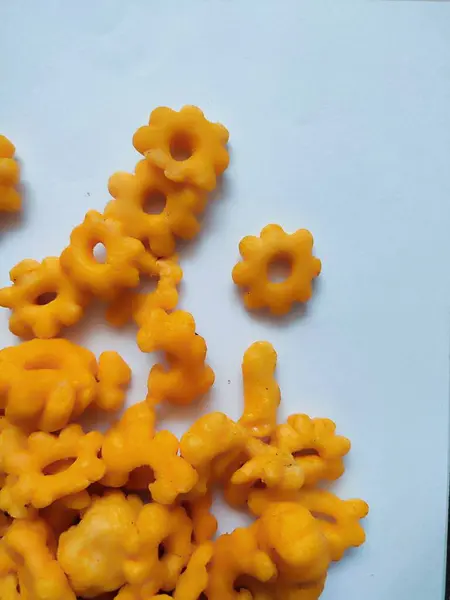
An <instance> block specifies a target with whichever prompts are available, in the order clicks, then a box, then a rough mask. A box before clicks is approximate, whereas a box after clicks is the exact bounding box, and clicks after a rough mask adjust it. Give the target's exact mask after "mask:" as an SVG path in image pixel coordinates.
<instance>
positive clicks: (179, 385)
mask: <svg viewBox="0 0 450 600" xmlns="http://www.w3.org/2000/svg"><path fill="white" fill-rule="evenodd" d="M137 343H138V346H139V348H140V349H141V350H142V351H143V352H155V351H158V350H162V351H164V352H165V353H166V358H167V363H168V365H169V366H168V368H167V369H166V368H165V367H164V366H163V365H161V364H156V365H154V366H153V367H152V369H151V371H150V374H149V377H148V400H149V401H151V402H160V401H162V400H166V401H168V402H173V403H174V404H190V403H191V402H193V401H194V400H195V399H196V398H198V397H199V396H201V395H203V394H205V393H206V392H207V391H208V390H209V388H210V387H211V386H212V385H213V383H214V371H213V370H212V369H211V367H209V366H208V365H205V358H206V343H205V340H204V339H203V338H202V337H201V336H200V335H198V334H197V333H196V332H195V320H194V317H193V316H192V315H191V314H190V313H188V312H185V311H182V310H177V311H175V312H173V313H171V314H168V313H166V312H165V311H164V310H162V309H155V310H153V311H151V312H150V313H149V315H148V318H147V319H145V320H144V322H143V324H142V327H141V328H140V330H139V331H138V334H137Z"/></svg>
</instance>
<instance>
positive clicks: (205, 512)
mask: <svg viewBox="0 0 450 600" xmlns="http://www.w3.org/2000/svg"><path fill="white" fill-rule="evenodd" d="M212 501H213V498H212V493H211V491H210V490H208V491H207V492H206V493H204V494H203V495H201V496H195V495H194V497H193V498H191V499H188V500H183V501H182V503H181V505H182V506H183V508H184V509H185V510H186V512H187V514H188V516H189V517H190V519H191V521H192V537H193V541H194V543H195V544H197V545H198V544H203V543H204V542H207V541H208V540H211V539H212V538H213V537H214V534H215V533H216V531H217V519H216V517H215V516H214V515H213V513H212V512H211V506H212Z"/></svg>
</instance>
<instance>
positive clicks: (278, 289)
mask: <svg viewBox="0 0 450 600" xmlns="http://www.w3.org/2000/svg"><path fill="white" fill-rule="evenodd" d="M312 248H313V237H312V235H311V233H310V232H309V231H307V230H306V229H299V230H298V231H296V232H295V233H292V234H287V233H285V231H284V230H283V229H282V227H280V226H279V225H266V227H264V229H263V230H262V231H261V234H260V237H255V236H247V237H245V238H243V239H242V240H241V242H240V244H239V252H240V253H241V256H242V259H243V260H242V262H239V263H238V264H237V265H235V267H234V269H233V274H232V276H233V281H234V283H235V284H236V285H238V286H239V287H241V288H244V289H245V290H246V292H245V294H244V303H245V305H246V307H247V308H248V309H249V310H254V309H259V308H263V307H267V308H268V309H269V310H270V311H271V312H272V313H273V314H274V315H283V314H286V313H288V312H289V311H290V309H291V306H292V304H293V303H294V302H307V301H308V300H309V299H310V298H311V295H312V280H313V279H314V278H315V277H317V276H318V275H319V273H320V271H321V262H320V260H319V259H318V258H315V257H314V256H313V255H312ZM280 261H281V262H284V263H287V264H288V265H289V266H290V269H291V272H290V275H289V276H288V277H287V278H286V279H285V280H284V281H280V282H276V281H271V280H270V278H269V277H270V268H271V266H272V265H275V264H276V263H278V262H280Z"/></svg>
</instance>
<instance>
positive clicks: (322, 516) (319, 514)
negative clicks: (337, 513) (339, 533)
mask: <svg viewBox="0 0 450 600" xmlns="http://www.w3.org/2000/svg"><path fill="white" fill-rule="evenodd" d="M311 514H312V516H313V517H314V518H315V519H318V520H319V521H325V522H326V523H331V524H332V525H336V519H335V518H334V517H333V516H332V515H328V514H327V513H322V512H319V511H315V510H312V511H311Z"/></svg>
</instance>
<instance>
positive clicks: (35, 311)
mask: <svg viewBox="0 0 450 600" xmlns="http://www.w3.org/2000/svg"><path fill="white" fill-rule="evenodd" d="M10 279H11V281H12V282H13V283H12V285H11V286H9V287H5V288H2V289H0V306H3V307H5V308H10V309H11V310H12V314H11V316H10V319H9V329H10V331H11V332H12V333H13V334H14V335H18V336H19V337H22V338H29V337H38V338H52V337H55V336H56V335H58V333H59V332H60V330H61V328H62V327H68V326H70V325H74V324H75V323H77V322H78V321H79V320H80V319H81V317H82V315H83V309H84V306H85V304H86V301H87V299H86V296H84V295H83V294H82V293H81V292H80V290H79V289H78V287H77V286H76V285H74V283H73V282H72V281H71V280H70V279H69V278H68V277H67V276H66V274H65V273H64V272H63V270H62V269H61V266H60V263H59V258H56V257H48V258H44V260H43V261H42V262H41V263H39V262H37V261H35V260H23V261H21V262H20V263H19V264H17V265H16V266H15V267H14V268H13V269H11V272H10Z"/></svg>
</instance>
